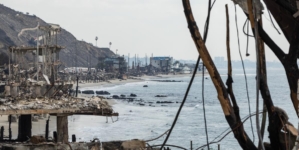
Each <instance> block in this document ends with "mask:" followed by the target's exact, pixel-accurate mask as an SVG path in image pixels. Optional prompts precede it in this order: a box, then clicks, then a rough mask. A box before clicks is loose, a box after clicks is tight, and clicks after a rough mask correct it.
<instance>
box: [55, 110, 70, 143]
mask: <svg viewBox="0 0 299 150" xmlns="http://www.w3.org/2000/svg"><path fill="white" fill-rule="evenodd" d="M68 138H69V133H68V120H67V115H57V142H62V143H68Z"/></svg>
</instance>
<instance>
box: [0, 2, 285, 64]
mask: <svg viewBox="0 0 299 150" xmlns="http://www.w3.org/2000/svg"><path fill="white" fill-rule="evenodd" d="M207 2H208V0H191V4H192V8H193V13H194V16H195V18H196V21H197V25H198V26H199V29H200V31H201V34H203V27H204V21H205V19H206V15H207ZM0 3H2V4H4V5H5V6H8V7H10V8H12V9H14V10H17V11H21V12H24V13H26V12H29V14H35V15H36V16H38V17H40V18H42V19H43V20H45V21H46V22H48V23H55V24H60V26H61V27H63V28H65V29H66V30H67V31H69V32H71V33H72V34H73V35H74V36H75V37H76V38H77V39H78V40H84V41H87V42H89V43H93V44H94V45H95V37H96V36H98V42H97V43H98V44H97V45H98V46H99V47H109V42H112V46H111V49H112V50H113V51H114V52H115V51H116V49H118V52H117V53H118V54H122V55H127V54H128V53H130V55H131V56H133V55H134V54H138V55H139V56H145V54H147V55H148V56H150V55H151V54H153V55H154V56H173V57H174V58H175V59H188V60H196V58H197V56H198V53H197V50H196V48H195V46H194V43H193V41H192V39H191V36H190V33H189V30H188V28H187V23H186V19H185V16H184V12H183V7H182V2H181V0H51V1H49V0H26V1H25V0H1V2H0ZM225 4H228V6H229V13H230V30H231V32H230V36H231V51H232V54H231V55H232V59H234V60H239V59H240V56H239V53H238V47H237V39H236V26H235V21H234V19H235V18H234V17H235V15H234V14H235V13H234V4H233V2H232V1H231V0H218V1H217V2H216V4H215V6H214V8H213V10H212V14H211V22H210V30H209V35H208V40H207V43H206V44H207V48H208V50H209V51H210V54H211V56H212V57H215V56H224V57H225V58H226V41H225V40H226V22H225ZM237 12H238V25H239V33H240V40H241V51H242V54H243V55H242V56H243V58H244V57H245V47H246V36H245V35H244V34H243V31H242V27H243V23H244V21H245V19H246V18H245V15H244V13H243V12H242V10H241V9H240V8H239V7H238V6H237ZM263 22H264V26H265V29H266V31H267V32H268V33H269V35H270V36H271V37H272V38H273V39H274V40H275V41H276V43H277V44H278V45H279V46H280V47H281V48H282V49H284V50H285V51H287V50H288V47H289V45H288V42H287V41H286V40H285V38H284V36H283V35H279V34H278V33H277V32H276V31H275V30H274V28H273V27H272V25H271V22H270V21H269V15H268V13H267V11H266V10H264V15H263ZM254 44H255V43H254V40H253V39H252V38H251V40H250V48H249V52H250V54H251V55H250V57H246V58H245V59H249V60H252V61H254V60H255V49H254ZM266 55H267V60H268V61H274V60H277V58H276V57H275V56H274V54H273V53H272V52H271V51H270V50H269V49H268V47H266Z"/></svg>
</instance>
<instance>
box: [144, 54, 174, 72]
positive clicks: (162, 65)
mask: <svg viewBox="0 0 299 150" xmlns="http://www.w3.org/2000/svg"><path fill="white" fill-rule="evenodd" d="M172 63H173V58H172V57H150V64H151V65H152V66H153V67H155V68H158V69H161V71H163V72H170V71H171V68H172Z"/></svg>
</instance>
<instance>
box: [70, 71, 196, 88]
mask: <svg viewBox="0 0 299 150" xmlns="http://www.w3.org/2000/svg"><path fill="white" fill-rule="evenodd" d="M197 75H199V74H197ZM191 76H192V74H176V75H173V74H168V75H165V74H160V75H156V76H147V75H145V76H142V77H131V78H129V79H126V80H121V79H113V80H108V81H104V82H97V83H84V82H83V83H82V82H81V83H79V84H78V86H79V87H78V89H79V90H81V89H83V88H91V87H113V86H118V85H123V84H127V83H135V82H142V81H147V80H152V79H167V78H175V77H190V78H191ZM75 88H76V84H74V86H73V89H75Z"/></svg>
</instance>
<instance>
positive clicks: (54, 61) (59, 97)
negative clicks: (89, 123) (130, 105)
mask: <svg viewBox="0 0 299 150" xmlns="http://www.w3.org/2000/svg"><path fill="white" fill-rule="evenodd" d="M37 30H39V31H41V32H42V34H41V35H40V36H38V37H37V47H26V46H12V47H10V48H9V57H10V58H9V64H8V65H5V66H4V67H3V68H0V80H1V81H0V115H9V135H8V138H4V127H1V130H0V142H4V143H6V144H3V143H2V144H1V145H2V149H5V148H13V149H17V148H18V147H19V148H20V147H21V148H24V149H29V148H32V147H38V148H41V149H51V148H52V149H55V148H62V147H69V140H68V139H69V135H68V119H67V118H68V116H69V115H75V114H84V115H101V116H118V113H114V112H113V110H112V108H111V106H110V105H109V104H108V103H107V101H105V100H104V99H103V98H99V97H92V98H90V99H87V98H77V97H73V96H71V89H72V87H73V84H72V83H70V82H68V81H67V80H63V79H65V78H63V77H60V76H59V74H58V71H59V67H60V66H61V61H60V60H59V52H60V51H61V50H62V49H63V47H62V46H59V45H57V34H58V33H59V32H60V31H61V28H60V26H59V25H55V24H49V26H39V25H38V27H37ZM21 32H23V31H21ZM39 42H40V43H39ZM24 57H29V58H32V62H26V61H25V59H24ZM34 114H38V115H41V114H50V115H55V116H57V131H56V132H54V133H53V140H49V120H48V121H47V124H46V127H45V128H46V132H45V136H44V137H40V136H38V137H37V136H34V135H32V131H31V129H32V115H34ZM12 115H17V116H19V118H18V137H17V138H16V139H12V134H11V132H12V131H11V127H10V126H11V121H12V119H11V116H12ZM74 139H75V138H73V142H75V140H74ZM26 141H27V142H28V141H30V142H31V144H27V145H26ZM10 142H18V143H19V142H25V143H21V144H16V143H14V144H9V143H10ZM40 142H54V144H53V143H52V144H50V145H52V146H49V143H47V144H40V145H32V144H38V143H40ZM55 143H61V144H55ZM71 145H72V146H73V147H77V148H79V149H91V148H94V149H99V146H100V143H99V142H93V143H86V144H80V143H71Z"/></svg>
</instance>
